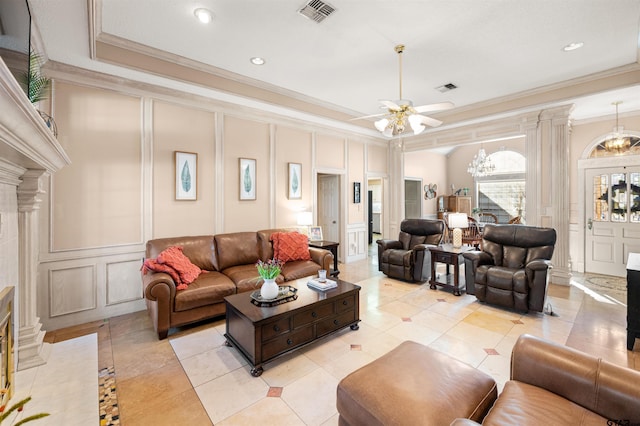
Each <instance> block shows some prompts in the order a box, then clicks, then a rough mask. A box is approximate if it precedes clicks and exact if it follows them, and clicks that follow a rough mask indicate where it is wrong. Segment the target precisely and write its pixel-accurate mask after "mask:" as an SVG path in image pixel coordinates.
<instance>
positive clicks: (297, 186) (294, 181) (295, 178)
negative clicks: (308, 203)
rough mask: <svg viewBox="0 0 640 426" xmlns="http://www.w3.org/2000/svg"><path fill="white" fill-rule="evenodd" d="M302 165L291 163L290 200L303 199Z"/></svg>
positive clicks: (288, 192)
mask: <svg viewBox="0 0 640 426" xmlns="http://www.w3.org/2000/svg"><path fill="white" fill-rule="evenodd" d="M301 174H302V164H300V163H289V180H288V182H289V185H288V191H287V194H288V196H289V199H290V200H299V199H301V198H302V176H301Z"/></svg>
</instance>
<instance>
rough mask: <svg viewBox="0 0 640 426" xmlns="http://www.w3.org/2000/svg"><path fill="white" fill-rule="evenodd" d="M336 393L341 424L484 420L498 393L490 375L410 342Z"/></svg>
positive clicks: (353, 377)
mask: <svg viewBox="0 0 640 426" xmlns="http://www.w3.org/2000/svg"><path fill="white" fill-rule="evenodd" d="M337 392H338V395H337V409H338V413H339V414H340V418H339V424H340V425H343V426H346V425H350V426H357V425H367V426H373V425H438V426H441V425H448V424H450V423H451V422H453V420H454V419H456V418H459V417H464V418H469V419H472V420H474V421H476V422H482V419H483V418H484V416H485V415H486V414H487V412H488V411H489V409H490V408H491V406H492V405H493V403H494V401H495V400H496V398H497V396H498V391H497V387H496V382H495V381H494V380H493V378H491V377H490V376H488V375H487V374H485V373H483V372H481V371H479V370H477V369H475V368H473V367H471V366H470V365H468V364H465V363H463V362H460V361H458V360H456V359H453V358H450V357H449V356H447V355H445V354H443V353H442V352H438V351H436V350H434V349H431V348H428V347H426V346H424V345H421V344H419V343H416V342H412V341H406V342H403V343H401V344H400V345H398V347H396V348H395V349H393V350H392V351H391V352H389V353H387V354H385V355H383V356H382V357H380V358H378V359H377V360H375V361H373V362H372V363H370V364H367V365H365V366H364V367H362V368H360V369H358V370H356V371H354V372H353V373H351V374H349V375H348V376H347V377H345V378H344V379H342V380H341V381H340V383H338V391H337Z"/></svg>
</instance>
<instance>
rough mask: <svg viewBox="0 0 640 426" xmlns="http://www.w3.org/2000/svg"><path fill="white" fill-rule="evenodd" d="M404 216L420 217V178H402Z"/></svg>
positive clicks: (406, 217)
mask: <svg viewBox="0 0 640 426" xmlns="http://www.w3.org/2000/svg"><path fill="white" fill-rule="evenodd" d="M404 217H405V219H420V218H421V217H422V179H405V180H404Z"/></svg>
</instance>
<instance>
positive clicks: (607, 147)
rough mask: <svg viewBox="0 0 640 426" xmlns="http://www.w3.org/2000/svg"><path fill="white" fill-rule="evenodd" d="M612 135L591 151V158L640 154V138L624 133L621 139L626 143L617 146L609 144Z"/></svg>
mask: <svg viewBox="0 0 640 426" xmlns="http://www.w3.org/2000/svg"><path fill="white" fill-rule="evenodd" d="M610 139H611V138H610V137H608V138H606V139H604V140H603V141H602V142H600V143H599V144H598V145H596V146H595V147H594V148H593V149H592V150H591V153H589V158H601V157H611V156H617V155H638V154H640V138H638V137H636V136H631V135H623V136H622V137H621V139H623V140H624V143H623V144H621V148H618V149H617V148H615V145H613V147H612V145H611V144H608V143H607V142H609V141H610Z"/></svg>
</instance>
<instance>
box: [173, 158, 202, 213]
mask: <svg viewBox="0 0 640 426" xmlns="http://www.w3.org/2000/svg"><path fill="white" fill-rule="evenodd" d="M174 158H175V178H176V200H179V201H188V200H197V199H198V197H197V194H198V191H197V187H198V154H196V153H193V152H181V151H174Z"/></svg>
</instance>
